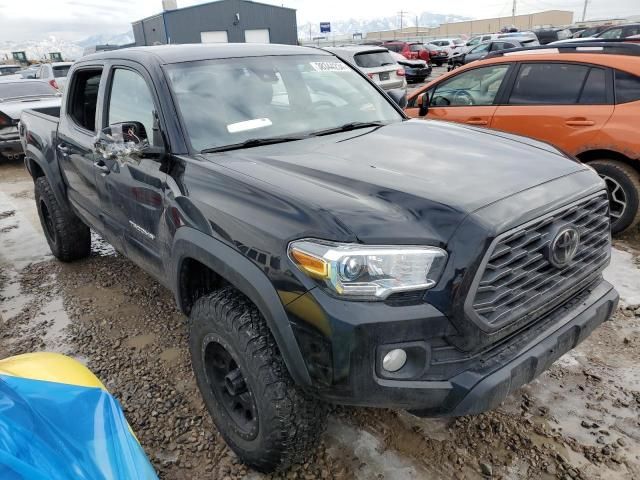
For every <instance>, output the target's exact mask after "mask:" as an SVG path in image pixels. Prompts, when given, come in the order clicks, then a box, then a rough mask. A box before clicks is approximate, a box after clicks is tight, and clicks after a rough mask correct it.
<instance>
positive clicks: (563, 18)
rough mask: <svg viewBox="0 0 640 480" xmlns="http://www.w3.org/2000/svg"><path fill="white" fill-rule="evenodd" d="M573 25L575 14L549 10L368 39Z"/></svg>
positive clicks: (374, 34) (381, 34)
mask: <svg viewBox="0 0 640 480" xmlns="http://www.w3.org/2000/svg"><path fill="white" fill-rule="evenodd" d="M571 23H573V12H570V11H565V10H547V11H544V12H538V13H532V14H529V15H516V16H515V18H513V17H498V18H486V19H481V20H470V21H467V22H455V23H444V24H442V25H440V26H438V27H435V28H419V29H417V28H415V27H409V28H403V29H402V30H388V31H380V32H369V33H367V39H380V40H389V39H394V38H402V37H406V36H407V35H410V36H424V37H449V36H458V35H462V34H465V35H472V34H478V33H492V32H498V31H500V29H501V28H502V27H508V26H511V25H515V26H516V27H517V28H518V29H519V30H531V29H534V28H538V27H545V26H562V25H570V24H571Z"/></svg>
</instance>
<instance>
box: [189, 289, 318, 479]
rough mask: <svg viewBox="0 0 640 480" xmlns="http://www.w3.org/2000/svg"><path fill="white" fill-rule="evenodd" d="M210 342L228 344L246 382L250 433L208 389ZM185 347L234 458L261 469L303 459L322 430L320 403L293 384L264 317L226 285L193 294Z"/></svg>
mask: <svg viewBox="0 0 640 480" xmlns="http://www.w3.org/2000/svg"><path fill="white" fill-rule="evenodd" d="M211 342H213V343H214V344H215V343H219V344H221V345H222V346H223V347H224V348H225V349H226V350H228V353H229V354H230V355H231V357H232V358H233V360H234V361H235V363H236V364H237V367H238V368H239V369H240V371H241V373H242V375H243V377H244V379H245V381H246V384H247V385H248V387H249V391H250V393H251V395H252V396H253V401H254V402H255V406H256V410H257V433H255V437H254V438H250V439H247V438H246V437H247V435H244V436H243V435H242V431H241V430H239V428H238V424H237V423H236V421H235V420H234V419H233V418H232V417H231V416H230V415H229V413H228V410H227V409H226V408H225V406H224V405H223V404H222V402H221V401H219V398H221V397H219V396H218V397H217V396H216V394H214V391H218V390H215V387H211V385H210V382H209V380H208V378H209V377H208V374H207V370H206V368H207V366H206V361H205V356H206V355H205V351H206V348H207V345H210V344H211ZM216 348H217V347H216ZM189 349H190V352H191V362H192V366H193V371H194V373H195V376H196V380H197V383H198V387H199V388H200V392H201V393H202V397H203V399H204V402H205V404H206V406H207V409H208V410H209V413H210V414H211V417H212V418H213V421H214V423H215V424H216V426H217V427H218V430H219V432H220V434H221V435H222V437H223V438H224V439H225V441H226V442H227V444H228V445H229V447H231V449H232V450H233V451H234V452H235V453H236V454H237V455H238V457H239V458H240V460H242V461H243V462H244V463H245V464H246V465H248V466H250V467H251V468H254V469H255V470H258V471H260V472H265V473H266V472H273V471H281V470H284V469H286V468H288V467H289V466H290V465H292V464H295V463H299V462H301V461H303V460H304V459H305V456H306V455H308V453H309V452H310V451H311V450H312V449H313V447H314V446H315V445H316V443H317V441H318V438H319V436H320V434H321V433H322V431H323V430H324V427H325V424H326V415H327V408H326V405H324V404H323V403H322V402H319V401H318V400H315V399H313V398H311V397H310V396H308V395H307V394H305V393H304V392H302V391H301V390H300V389H299V388H298V387H296V385H295V384H294V382H293V380H292V378H291V376H290V375H289V372H288V371H287V368H286V366H285V364H284V361H283V360H282V357H281V355H280V352H279V350H278V347H277V345H276V342H275V340H274V338H273V335H272V334H271V331H270V330H269V327H268V326H267V324H266V321H265V320H264V318H263V316H262V315H261V314H260V312H259V311H258V309H257V308H256V306H255V305H254V304H253V303H252V302H251V301H250V300H249V299H248V298H246V297H245V296H244V295H243V294H242V293H240V292H239V291H237V290H236V289H235V288H233V287H231V286H227V287H223V288H221V289H220V290H217V291H215V292H213V293H210V294H208V295H205V296H203V297H201V298H199V299H198V300H197V301H196V302H195V304H194V306H193V309H192V311H191V315H190V325H189ZM218 392H219V391H218ZM218 395H220V393H218Z"/></svg>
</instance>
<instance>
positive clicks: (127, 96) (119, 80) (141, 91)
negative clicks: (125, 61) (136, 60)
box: [107, 68, 155, 143]
mask: <svg viewBox="0 0 640 480" xmlns="http://www.w3.org/2000/svg"><path fill="white" fill-rule="evenodd" d="M154 110H155V107H154V103H153V97H152V96H151V91H150V90H149V87H148V85H147V82H145V80H144V78H142V76H140V74H138V73H136V72H134V71H132V70H128V69H125V68H118V69H116V70H115V71H114V73H113V80H112V82H111V94H110V98H109V108H108V112H109V113H108V117H107V118H108V125H113V124H115V123H121V122H140V123H142V125H144V129H145V133H146V138H147V140H148V141H149V142H150V143H151V141H152V137H153V134H152V132H153V115H154Z"/></svg>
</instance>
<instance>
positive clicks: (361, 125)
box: [311, 121, 386, 137]
mask: <svg viewBox="0 0 640 480" xmlns="http://www.w3.org/2000/svg"><path fill="white" fill-rule="evenodd" d="M383 125H386V123H384V122H380V121H376V122H350V123H345V124H344V125H340V126H339V127H335V128H327V129H325V130H319V131H317V132H313V133H312V134H311V135H313V136H314V137H320V136H322V135H331V134H332V133H340V132H350V131H351V130H356V129H358V128H367V127H382V126H383Z"/></svg>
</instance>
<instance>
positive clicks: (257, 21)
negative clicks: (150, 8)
mask: <svg viewBox="0 0 640 480" xmlns="http://www.w3.org/2000/svg"><path fill="white" fill-rule="evenodd" d="M236 13H239V14H240V21H239V22H237V24H236V25H234V22H235V15H236ZM165 22H166V28H167V36H168V38H169V42H170V43H200V33H201V32H207V31H218V30H226V31H227V36H228V39H229V42H240V43H242V42H244V31H245V30H253V29H261V28H267V29H269V36H270V40H271V43H285V44H291V45H295V44H297V42H298V35H297V24H296V11H295V10H293V9H289V8H281V7H276V6H272V5H263V4H260V3H253V2H247V1H243V0H223V1H220V2H215V3H209V4H205V5H197V6H194V7H188V8H183V9H179V10H173V11H169V12H166V13H165Z"/></svg>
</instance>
